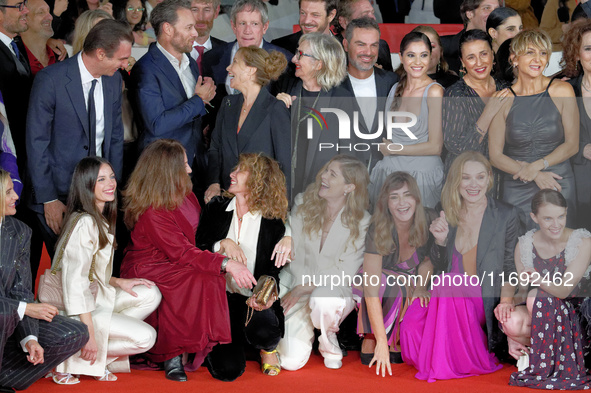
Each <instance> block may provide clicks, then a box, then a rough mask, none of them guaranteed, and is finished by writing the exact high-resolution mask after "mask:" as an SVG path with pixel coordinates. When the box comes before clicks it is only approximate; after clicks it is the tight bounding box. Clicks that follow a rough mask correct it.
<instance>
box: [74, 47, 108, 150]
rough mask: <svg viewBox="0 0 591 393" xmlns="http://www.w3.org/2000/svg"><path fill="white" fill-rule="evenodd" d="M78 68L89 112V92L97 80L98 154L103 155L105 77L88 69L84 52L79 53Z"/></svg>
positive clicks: (95, 90) (95, 109)
mask: <svg viewBox="0 0 591 393" xmlns="http://www.w3.org/2000/svg"><path fill="white" fill-rule="evenodd" d="M78 68H79V69H80V79H81V81H82V92H83V95H84V106H86V111H87V112H88V93H90V88H91V86H92V81H93V80H95V79H96V80H97V81H98V82H97V84H96V86H95V87H94V113H95V114H96V153H95V154H96V155H97V156H99V157H102V155H103V141H104V140H105V99H104V97H103V78H98V79H97V78H95V77H94V76H92V74H91V73H90V72H88V70H87V69H86V66H85V65H84V61H82V53H80V54H79V55H78Z"/></svg>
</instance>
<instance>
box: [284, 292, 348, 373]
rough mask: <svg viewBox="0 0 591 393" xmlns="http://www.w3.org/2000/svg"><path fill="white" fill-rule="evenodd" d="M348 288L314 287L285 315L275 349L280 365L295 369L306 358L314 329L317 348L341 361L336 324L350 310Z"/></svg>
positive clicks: (304, 361)
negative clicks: (280, 336) (317, 330)
mask: <svg viewBox="0 0 591 393" xmlns="http://www.w3.org/2000/svg"><path fill="white" fill-rule="evenodd" d="M354 308H355V302H354V301H353V298H352V295H351V288H335V289H333V290H332V291H331V290H330V288H327V287H318V288H316V289H314V291H313V292H312V294H311V295H310V297H309V298H308V297H305V298H301V299H300V300H299V302H298V303H297V304H296V305H295V306H293V307H292V308H291V309H290V310H289V312H288V313H287V315H286V316H285V335H284V337H283V338H282V339H281V341H279V345H278V346H277V351H278V352H279V356H280V359H281V367H282V368H284V369H286V370H299V369H300V368H302V367H304V366H305V365H306V363H307V362H308V359H309V358H310V354H311V352H312V344H313V342H314V328H316V329H319V330H320V337H318V343H319V348H318V349H319V350H320V353H321V354H322V356H323V357H324V358H326V359H336V360H341V359H342V358H343V353H342V352H341V349H340V347H339V342H338V340H337V332H338V331H339V325H340V324H341V322H343V320H344V319H345V318H346V317H347V315H349V313H351V311H353V309H354Z"/></svg>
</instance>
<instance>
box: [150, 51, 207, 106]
mask: <svg viewBox="0 0 591 393" xmlns="http://www.w3.org/2000/svg"><path fill="white" fill-rule="evenodd" d="M156 47H157V48H158V49H160V52H162V54H163V55H164V57H166V58H167V59H168V61H170V64H172V68H174V70H175V71H176V73H177V75H178V76H179V79H180V80H181V84H182V85H183V89H184V90H185V93H186V94H187V99H189V98H191V97H193V96H194V95H195V85H196V84H197V81H196V80H195V77H194V76H193V73H192V72H191V67H189V64H190V63H189V58H188V57H187V56H185V54H183V60H182V61H181V62H180V63H179V61H178V60H177V58H176V57H174V56H173V55H171V54H170V53H169V52H168V51H167V50H166V49H164V47H162V45H160V43H159V42H157V43H156Z"/></svg>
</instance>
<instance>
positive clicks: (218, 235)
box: [196, 153, 291, 381]
mask: <svg viewBox="0 0 591 393" xmlns="http://www.w3.org/2000/svg"><path fill="white" fill-rule="evenodd" d="M230 179H231V180H230V187H229V188H228V191H227V192H226V193H225V194H224V196H223V197H215V198H213V199H212V200H211V201H210V202H209V203H208V204H207V205H206V206H205V208H204V210H203V214H202V215H201V222H200V223H199V229H198V230H197V236H196V244H197V247H199V248H201V249H204V250H210V251H216V252H219V253H221V254H224V255H226V256H227V257H229V258H231V259H233V260H236V261H238V262H240V263H242V264H244V265H246V267H247V268H248V270H249V271H250V272H251V273H252V274H253V275H254V278H255V279H256V280H257V282H258V281H260V280H264V279H265V277H264V276H268V277H273V279H274V281H275V283H276V284H275V285H277V284H278V283H279V271H280V270H281V268H282V267H283V265H284V264H285V263H286V262H287V257H288V255H289V254H290V252H291V249H287V250H281V251H278V250H276V249H275V245H276V244H277V243H278V242H280V240H281V239H283V238H284V233H285V224H284V222H285V220H286V218H287V189H286V186H285V176H284V175H283V173H282V172H281V169H280V168H279V164H278V163H277V162H276V161H275V160H273V159H271V158H269V157H267V156H265V155H262V154H260V153H258V154H255V153H246V154H241V155H240V158H239V161H238V165H237V166H236V168H235V169H234V171H233V172H232V173H231V174H230ZM289 240H291V239H289ZM287 243H288V244H289V243H291V241H289V242H287ZM273 260H275V262H274V261H273ZM226 295H227V297H228V306H229V308H230V324H231V326H232V328H231V329H232V343H231V344H221V345H217V346H215V347H214V348H213V350H212V352H211V353H210V354H209V356H208V357H207V359H206V365H207V368H208V369H209V372H210V373H211V375H212V376H213V377H214V378H216V379H220V380H222V381H233V380H235V379H236V378H238V377H239V376H240V375H242V373H243V372H244V369H245V367H246V357H245V351H246V349H247V348H250V347H254V349H256V350H258V351H259V352H260V356H261V363H262V365H261V369H262V371H263V373H265V374H267V375H273V376H274V375H278V374H279V372H280V371H281V366H280V364H279V357H278V356H277V350H276V347H277V344H278V343H279V339H280V338H281V336H282V334H283V330H284V326H283V320H284V318H283V309H282V308H281V304H280V302H279V301H277V300H278V298H277V297H272V298H271V299H269V300H268V302H267V303H266V304H262V305H261V304H257V303H256V302H255V301H254V296H255V295H256V294H253V291H252V290H250V289H248V288H239V287H238V286H237V285H236V282H235V281H234V280H232V279H231V277H227V280H226Z"/></svg>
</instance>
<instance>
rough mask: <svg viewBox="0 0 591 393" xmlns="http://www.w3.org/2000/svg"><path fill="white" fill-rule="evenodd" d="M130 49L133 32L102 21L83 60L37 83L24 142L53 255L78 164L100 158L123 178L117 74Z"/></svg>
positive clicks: (56, 68)
mask: <svg viewBox="0 0 591 393" xmlns="http://www.w3.org/2000/svg"><path fill="white" fill-rule="evenodd" d="M132 43H133V35H132V34H131V31H130V29H129V27H127V26H125V25H123V24H122V23H120V22H117V21H114V20H102V21H100V22H99V23H98V24H97V25H96V26H95V27H94V28H93V29H92V30H91V31H90V33H88V36H87V37H86V40H85V41H84V48H83V50H82V52H81V53H80V54H79V55H77V56H74V57H72V58H70V59H68V60H66V61H64V62H61V63H58V64H54V65H52V66H51V67H47V68H44V69H43V70H41V71H39V73H38V74H37V76H36V77H35V82H34V84H33V89H32V91H31V102H30V105H29V108H30V109H29V113H28V116H27V136H26V142H27V152H28V157H27V161H28V167H29V172H30V174H31V180H32V186H33V193H34V194H33V198H34V200H33V201H30V202H29V203H30V206H31V208H32V209H33V210H35V211H36V212H37V218H38V219H39V222H40V223H41V225H42V227H43V232H44V233H43V236H44V241H45V244H46V246H47V249H48V251H49V252H50V255H52V254H53V249H54V248H55V241H56V239H57V236H58V235H59V233H60V231H61V228H62V224H63V223H62V220H63V214H64V212H65V210H66V206H65V202H66V200H67V197H68V190H69V188H70V180H71V179H72V174H73V172H74V168H75V167H76V165H77V164H78V161H80V160H81V159H82V158H84V157H87V156H102V157H104V158H106V159H107V160H109V162H110V163H111V165H112V166H113V169H114V170H115V174H116V175H117V177H118V178H121V171H122V166H123V124H122V122H121V91H122V82H121V76H120V74H119V73H118V72H117V70H118V69H119V68H125V67H127V66H128V58H129V56H130V55H131V45H132Z"/></svg>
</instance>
